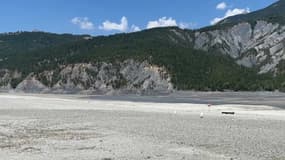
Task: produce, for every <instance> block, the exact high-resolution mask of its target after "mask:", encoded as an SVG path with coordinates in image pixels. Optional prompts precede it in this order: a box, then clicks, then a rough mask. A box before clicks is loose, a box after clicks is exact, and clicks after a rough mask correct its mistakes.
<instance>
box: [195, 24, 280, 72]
mask: <svg viewBox="0 0 285 160" xmlns="http://www.w3.org/2000/svg"><path fill="white" fill-rule="evenodd" d="M284 45H285V26H283V27H282V26H280V25H279V24H272V23H268V22H266V21H257V22H256V24H250V23H240V24H237V25H235V26H233V27H231V28H226V29H221V30H210V31H206V32H196V33H195V43H194V47H195V48H196V49H201V50H204V51H211V50H213V49H218V51H220V52H222V53H224V54H227V55H229V56H231V57H232V58H234V59H236V62H237V63H238V64H240V65H243V66H246V67H253V66H257V67H259V68H260V72H259V73H267V72H275V71H276V66H277V65H278V64H279V62H280V61H281V60H283V59H285V50H284V47H285V46H284ZM217 46H218V47H217Z"/></svg>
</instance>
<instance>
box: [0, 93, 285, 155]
mask: <svg viewBox="0 0 285 160" xmlns="http://www.w3.org/2000/svg"><path fill="white" fill-rule="evenodd" d="M222 111H233V112H235V113H236V114H235V115H222V114H221V112H222ZM201 112H203V114H204V118H202V119H201V118H200V114H201ZM0 159H1V160H2V159H3V160H10V159H13V160H38V159H39V160H49V159H54V160H64V159H68V160H69V159H71V160H73V159H74V160H103V159H106V160H107V159H114V160H115V159H122V160H123V159H130V160H133V159H134V160H141V159H161V160H164V159H169V160H170V159H175V160H176V159H191V160H192V159H193V160H196V159H197V160H204V159H207V160H208V159H210V160H211V159H217V160H220V159H221V160H223V159H228V160H230V159H242V160H243V159H244V160H263V159H264V160H268V159H269V160H271V159H272V160H284V159H285V110H282V109H278V108H274V107H270V106H261V105H214V106H211V107H208V106H207V104H187V103H152V102H131V101H111V100H94V99H93V100H92V99H82V96H62V95H21V94H1V95H0Z"/></svg>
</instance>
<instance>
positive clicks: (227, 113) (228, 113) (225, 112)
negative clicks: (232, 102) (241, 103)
mask: <svg viewBox="0 0 285 160" xmlns="http://www.w3.org/2000/svg"><path fill="white" fill-rule="evenodd" d="M222 114H232V115H233V114H235V112H222Z"/></svg>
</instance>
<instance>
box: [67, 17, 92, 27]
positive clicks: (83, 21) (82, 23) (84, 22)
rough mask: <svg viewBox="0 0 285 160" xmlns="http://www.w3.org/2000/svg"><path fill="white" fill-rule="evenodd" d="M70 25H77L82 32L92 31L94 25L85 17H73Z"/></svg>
mask: <svg viewBox="0 0 285 160" xmlns="http://www.w3.org/2000/svg"><path fill="white" fill-rule="evenodd" d="M71 23H73V24H75V25H78V26H79V27H80V28H81V29H84V30H92V29H94V24H93V23H92V22H91V21H89V19H88V18H87V17H74V18H72V20H71Z"/></svg>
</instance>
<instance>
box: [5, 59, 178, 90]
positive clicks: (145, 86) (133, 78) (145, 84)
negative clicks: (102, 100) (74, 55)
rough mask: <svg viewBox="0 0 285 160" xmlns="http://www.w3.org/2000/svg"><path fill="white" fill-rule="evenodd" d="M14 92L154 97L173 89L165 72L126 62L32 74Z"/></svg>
mask: <svg viewBox="0 0 285 160" xmlns="http://www.w3.org/2000/svg"><path fill="white" fill-rule="evenodd" d="M2 72H3V73H2ZM2 72H1V74H2V75H3V76H2V79H1V83H3V84H4V83H5V84H6V86H9V87H10V88H11V79H12V77H11V72H10V71H8V70H3V71H2ZM15 90H16V91H23V92H33V93H35V92H37V93H42V92H45V93H46V92H53V93H100V94H108V93H113V92H132V93H148V92H149V93H154V92H171V91H172V90H173V86H172V83H171V78H170V75H169V74H168V73H167V71H166V69H165V68H163V67H158V66H155V65H151V64H149V63H148V62H146V61H144V62H138V61H135V60H131V59H129V60H125V61H123V62H115V63H106V62H100V63H96V64H91V63H80V64H70V65H67V66H61V67H60V68H59V69H56V70H51V71H44V72H42V73H37V74H34V73H31V74H30V75H28V76H27V77H25V78H24V79H23V80H22V81H21V82H20V83H19V84H18V85H17V87H16V89H15Z"/></svg>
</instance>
